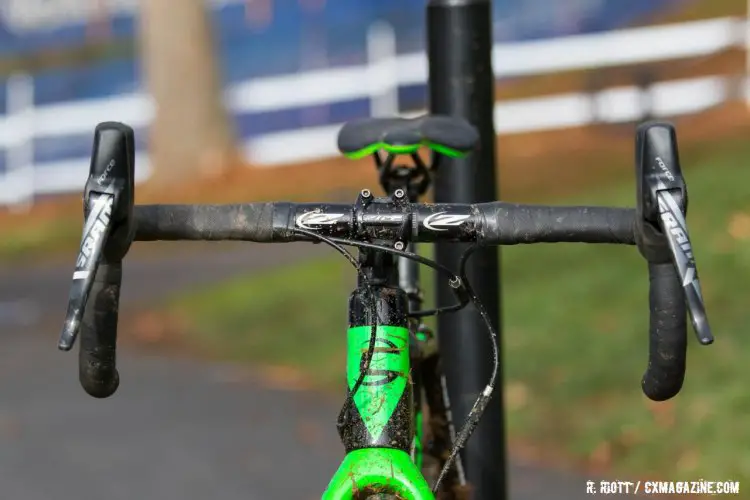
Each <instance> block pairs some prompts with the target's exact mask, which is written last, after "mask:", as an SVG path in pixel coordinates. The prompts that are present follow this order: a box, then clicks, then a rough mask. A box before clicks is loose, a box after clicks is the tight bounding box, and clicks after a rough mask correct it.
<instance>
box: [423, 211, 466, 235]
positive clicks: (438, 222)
mask: <svg viewBox="0 0 750 500" xmlns="http://www.w3.org/2000/svg"><path fill="white" fill-rule="evenodd" d="M469 217H471V215H451V214H449V213H447V212H438V213H436V214H432V215H430V216H429V217H427V218H426V219H425V220H424V222H422V224H424V227H426V228H427V229H431V230H432V231H447V230H448V228H450V227H458V226H460V225H461V224H463V223H464V222H466V220H468V219H469Z"/></svg>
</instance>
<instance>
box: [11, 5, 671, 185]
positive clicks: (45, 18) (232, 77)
mask: <svg viewBox="0 0 750 500" xmlns="http://www.w3.org/2000/svg"><path fill="white" fill-rule="evenodd" d="M140 1H148V0H100V1H99V2H98V4H99V5H100V6H101V9H102V10H97V8H96V5H97V2H96V1H93V0H0V57H3V55H6V56H7V55H18V54H30V53H36V52H43V51H48V50H59V49H60V48H64V47H76V46H82V45H84V44H91V43H101V42H102V41H103V40H110V39H121V40H126V41H127V40H128V39H132V37H133V36H135V33H136V32H137V24H136V21H135V17H134V16H135V15H136V14H137V8H138V4H139V2H140ZM678 1H679V0H628V1H622V0H556V1H555V0H496V1H494V2H493V6H494V10H493V20H492V22H493V33H494V38H495V40H496V41H519V40H530V39H539V38H548V37H555V36H563V35H571V34H576V33H587V32H596V31H605V30H610V29H613V28H618V27H624V26H627V25H629V24H632V23H633V22H635V21H638V20H640V19H643V18H644V17H645V16H647V15H649V14H650V13H652V12H654V11H656V10H659V9H663V8H665V7H669V6H672V5H675V4H677V2H678ZM425 4H426V0H366V1H365V0H357V1H353V0H210V1H208V0H207V5H209V6H210V9H211V13H212V20H213V27H214V34H215V36H216V40H217V49H218V50H217V52H218V55H219V58H220V62H221V67H222V72H223V76H224V80H225V82H227V83H234V82H239V81H246V80H248V79H252V78H258V77H263V76H270V75H278V74H293V73H297V72H300V71H309V70H312V69H319V68H326V67H336V66H347V65H352V64H363V63H364V62H365V60H366V56H367V53H366V32H367V29H368V27H369V26H371V25H372V24H373V23H374V22H375V21H378V20H383V21H386V22H388V23H389V24H391V25H392V26H393V28H394V30H395V34H396V40H397V51H398V52H399V53H408V52H415V51H421V50H423V49H424V38H425ZM97 20H98V21H97ZM103 34H104V35H103ZM103 36H104V38H102V37H103ZM141 85H142V83H141V75H140V69H139V62H138V60H137V59H132V58H131V59H116V60H110V61H105V62H99V63H97V64H93V65H89V66H77V67H75V68H73V67H71V68H65V69H55V70H49V71H45V72H40V73H38V74H36V75H34V102H35V105H37V106H39V105H45V104H52V103H58V102H64V101H71V100H79V99H88V98H95V97H105V96H115V95H120V94H124V93H131V92H135V91H138V90H139V89H140V88H141ZM5 94H6V92H5V84H4V82H2V81H0V113H5V109H4V108H5V102H3V101H4V100H5V99H4V96H5ZM424 95H425V89H424V85H420V86H414V87H410V88H404V89H401V90H400V99H401V102H402V103H405V102H406V103H409V102H417V103H420V102H422V101H423V100H424ZM368 106H369V104H368V101H366V100H357V101H351V102H341V103H331V104H328V105H326V106H325V108H326V109H325V112H324V113H320V114H317V115H316V114H315V113H311V110H310V109H287V110H279V111H270V112H266V113H263V116H259V115H257V114H254V115H247V116H236V117H235V120H236V125H237V128H238V132H239V135H240V137H242V138H248V137H253V136H256V135H261V134H264V133H269V132H274V131H281V130H294V129H298V128H301V127H304V126H310V125H323V124H331V123H340V122H342V121H345V120H348V119H352V118H356V117H360V116H364V115H366V114H367V113H368V112H369V107H368ZM312 111H314V110H312ZM311 115H312V116H313V118H312V119H311V118H310V116H311ZM316 116H317V117H316ZM114 118H115V119H116V117H114ZM0 119H2V116H1V115H0ZM94 125H95V124H92V128H93V127H94ZM140 135H141V136H142V137H143V136H145V134H140ZM90 147H91V138H90V134H87V135H85V136H80V137H78V136H73V137H66V138H54V139H53V138H38V139H36V140H35V141H34V156H35V158H34V161H35V162H40V163H43V162H48V161H53V160H60V159H66V158H79V157H83V158H85V157H86V156H87V155H88V152H89V148H90ZM4 156H5V155H3V154H1V153H0V171H2V170H4V168H3V167H4V162H5V158H4Z"/></svg>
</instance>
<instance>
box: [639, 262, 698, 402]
mask: <svg viewBox="0 0 750 500" xmlns="http://www.w3.org/2000/svg"><path fill="white" fill-rule="evenodd" d="M648 274H649V285H650V287H649V306H650V308H651V317H650V321H649V322H650V324H649V345H648V367H647V368H646V373H645V374H644V375H643V380H642V381H641V386H642V388H643V393H644V394H645V395H646V396H647V397H648V398H649V399H651V400H653V401H666V400H667V399H670V398H672V397H674V396H676V395H677V393H678V392H680V389H681V388H682V383H683V381H684V380H685V361H686V359H685V358H686V354H687V311H686V307H685V294H684V292H683V290H682V285H681V283H680V279H679V277H678V274H677V271H676V269H675V267H674V265H673V264H672V263H671V262H664V263H659V264H652V263H649V265H648Z"/></svg>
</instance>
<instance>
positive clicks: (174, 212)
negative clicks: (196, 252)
mask: <svg viewBox="0 0 750 500" xmlns="http://www.w3.org/2000/svg"><path fill="white" fill-rule="evenodd" d="M134 215H135V221H136V234H135V239H136V240H137V241H157V240H163V241H166V240H170V241H176V240H206V241H221V240H244V241H256V242H259V243H270V242H271V241H272V240H273V215H274V204H273V203H243V204H237V205H136V206H135V209H134Z"/></svg>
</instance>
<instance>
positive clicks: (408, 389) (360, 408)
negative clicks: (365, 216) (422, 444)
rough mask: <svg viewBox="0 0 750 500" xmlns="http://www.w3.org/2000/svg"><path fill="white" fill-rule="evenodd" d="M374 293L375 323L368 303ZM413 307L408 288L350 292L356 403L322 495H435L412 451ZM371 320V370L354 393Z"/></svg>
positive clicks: (429, 498) (332, 498)
mask: <svg viewBox="0 0 750 500" xmlns="http://www.w3.org/2000/svg"><path fill="white" fill-rule="evenodd" d="M372 295H374V298H375V300H376V305H377V309H376V310H377V315H378V318H377V322H375V321H374V320H375V318H372V312H371V311H372V309H371V305H370V304H368V300H372ZM407 311H408V300H407V295H406V293H405V292H404V291H403V290H401V289H400V288H395V287H388V286H383V285H374V286H372V287H371V290H370V294H367V292H366V290H365V289H364V288H362V287H361V286H360V287H359V288H357V289H356V290H355V291H354V292H353V293H352V295H351V297H350V300H349V330H348V339H347V366H346V374H347V401H348V402H350V403H351V404H348V405H347V407H346V409H345V414H344V421H343V425H342V426H341V427H340V428H339V434H340V437H341V441H342V443H343V444H344V448H345V450H346V456H345V458H344V460H343V462H342V463H341V465H340V466H339V468H338V470H337V471H336V473H335V474H334V476H333V478H332V479H331V482H330V483H329V485H328V488H327V489H326V491H325V492H324V493H323V497H322V500H358V499H360V498H366V497H367V495H374V494H377V493H384V494H392V495H398V496H399V497H400V498H404V499H405V500H434V498H435V497H434V495H433V494H432V491H431V490H430V487H429V485H428V484H427V481H426V480H425V478H424V476H423V475H422V472H421V471H420V469H419V467H418V466H417V464H416V463H415V462H414V460H413V459H412V455H411V449H412V446H413V444H414V437H415V429H414V422H415V412H414V401H413V388H412V382H411V380H410V358H409V342H410V339H409V325H408V318H407ZM373 324H377V325H378V326H377V328H376V334H375V335H376V338H375V346H374V351H373V355H372V358H371V360H370V365H369V369H368V370H367V372H366V373H365V376H364V379H363V381H362V384H361V385H360V387H359V389H358V390H357V391H356V393H355V394H354V397H353V398H351V400H350V399H349V395H350V393H351V391H352V389H353V388H354V385H355V384H356V382H357V380H358V379H359V377H360V374H361V371H362V370H363V369H364V365H365V360H366V355H367V352H368V348H369V346H370V342H371V335H372V330H373V328H372V325H373ZM420 434H421V433H420ZM420 461H421V460H420Z"/></svg>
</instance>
